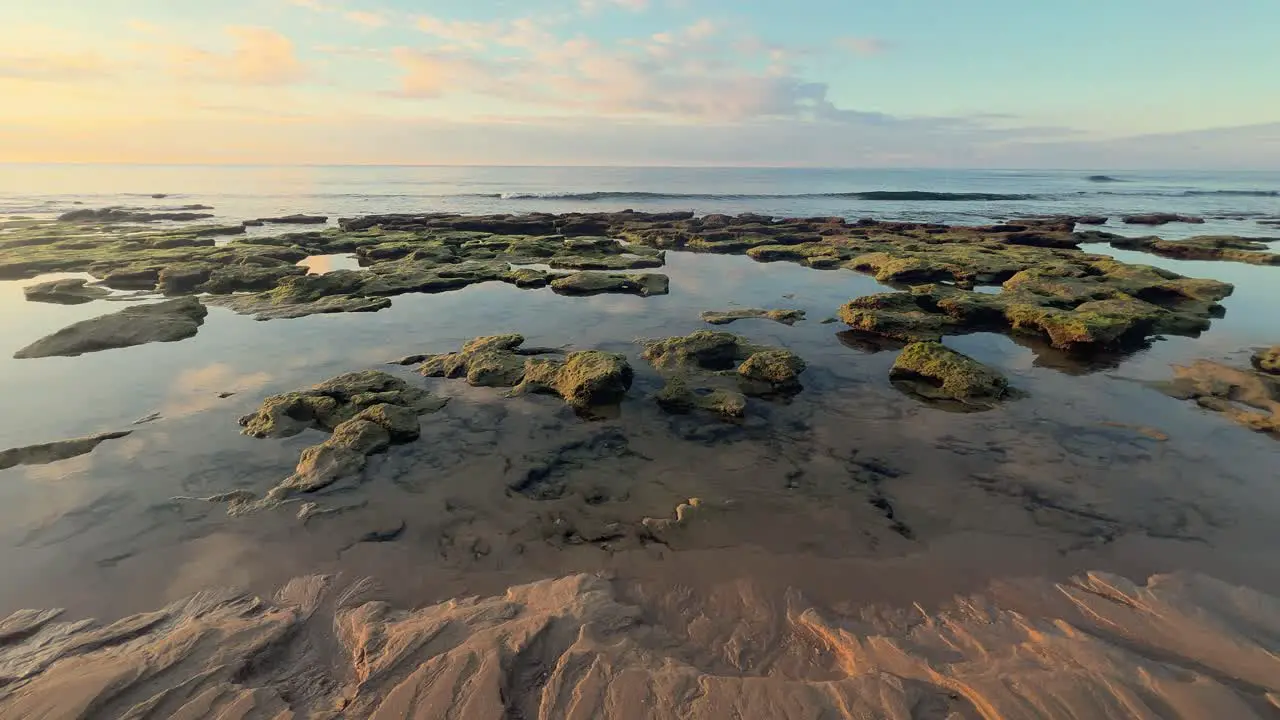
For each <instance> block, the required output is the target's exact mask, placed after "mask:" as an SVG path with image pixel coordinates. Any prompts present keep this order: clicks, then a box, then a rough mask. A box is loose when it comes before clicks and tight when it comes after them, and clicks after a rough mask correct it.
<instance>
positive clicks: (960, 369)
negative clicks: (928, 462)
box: [889, 342, 1009, 407]
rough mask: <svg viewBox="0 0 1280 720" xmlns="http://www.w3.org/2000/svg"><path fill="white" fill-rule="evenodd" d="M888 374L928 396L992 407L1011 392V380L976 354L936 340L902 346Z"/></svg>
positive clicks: (896, 380)
mask: <svg viewBox="0 0 1280 720" xmlns="http://www.w3.org/2000/svg"><path fill="white" fill-rule="evenodd" d="M889 377H890V379H891V380H893V381H894V382H895V383H902V384H904V385H906V386H907V388H908V389H909V390H910V391H911V392H912V393H914V394H916V395H920V396H921V397H924V398H926V399H945V400H956V401H959V402H962V403H965V404H967V405H973V406H976V407H991V406H992V405H994V404H995V403H997V402H999V401H1000V400H1003V399H1005V398H1007V397H1008V396H1009V381H1008V380H1006V379H1005V378H1004V376H1002V375H1000V374H999V373H997V372H995V371H994V370H992V369H990V368H988V367H987V366H985V365H983V364H982V363H980V362H978V361H977V360H974V359H973V358H971V357H969V356H967V355H964V354H962V353H958V352H956V351H955V350H952V349H951V348H948V347H946V346H945V345H943V344H941V343H937V342H918V343H912V344H910V345H908V346H906V347H905V348H903V349H902V352H901V353H900V354H899V355H898V359H897V360H896V361H895V362H894V363H893V369H892V370H891V371H890V373H889Z"/></svg>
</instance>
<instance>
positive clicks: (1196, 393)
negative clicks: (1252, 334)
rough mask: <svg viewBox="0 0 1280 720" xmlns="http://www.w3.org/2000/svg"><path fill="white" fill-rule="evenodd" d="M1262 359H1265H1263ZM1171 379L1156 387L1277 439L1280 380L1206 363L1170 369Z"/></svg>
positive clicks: (1279, 434) (1262, 373)
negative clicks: (1171, 370)
mask: <svg viewBox="0 0 1280 720" xmlns="http://www.w3.org/2000/svg"><path fill="white" fill-rule="evenodd" d="M1264 360H1265V358H1264ZM1173 374H1174V377H1173V380H1171V381H1168V382H1164V383H1156V384H1155V387H1156V388H1157V389H1159V390H1161V391H1162V392H1164V393H1165V394H1167V395H1169V396H1171V397H1175V398H1178V399H1180V400H1194V401H1195V402H1196V404H1197V405H1199V406H1200V407H1202V408H1204V409H1205V410H1209V411H1211V412H1215V413H1219V414H1221V415H1222V416H1223V417H1226V418H1227V419H1229V420H1231V421H1232V422H1234V423H1237V424H1239V425H1243V426H1245V427H1247V428H1249V429H1250V430H1254V431H1255V432H1261V433H1266V434H1268V435H1271V436H1272V437H1274V438H1276V439H1280V377H1276V376H1275V375H1272V374H1270V373H1269V372H1268V371H1265V370H1263V369H1261V368H1259V369H1258V370H1256V371H1255V370H1251V369H1240V368H1233V367H1230V366H1228V365H1223V364H1221V363H1216V362H1212V361H1209V360H1197V361H1196V362H1194V363H1192V364H1191V365H1188V366H1185V367H1180V366H1175V367H1174V369H1173Z"/></svg>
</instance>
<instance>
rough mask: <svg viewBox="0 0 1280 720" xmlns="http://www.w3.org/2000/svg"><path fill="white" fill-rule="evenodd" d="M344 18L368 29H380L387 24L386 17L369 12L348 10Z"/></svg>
mask: <svg viewBox="0 0 1280 720" xmlns="http://www.w3.org/2000/svg"><path fill="white" fill-rule="evenodd" d="M342 16H343V17H345V18H346V19H348V20H350V21H351V22H353V23H355V24H357V25H362V26H364V27H367V28H380V27H384V26H385V25H386V24H387V17H386V16H385V15H383V14H382V13H376V12H370V11H367V10H348V11H347V12H345V13H343V15H342Z"/></svg>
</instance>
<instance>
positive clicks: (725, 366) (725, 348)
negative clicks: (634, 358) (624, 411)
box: [643, 330, 759, 371]
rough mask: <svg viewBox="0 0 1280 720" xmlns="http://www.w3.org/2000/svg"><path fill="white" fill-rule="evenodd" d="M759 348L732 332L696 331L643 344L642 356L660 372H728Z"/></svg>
mask: <svg viewBox="0 0 1280 720" xmlns="http://www.w3.org/2000/svg"><path fill="white" fill-rule="evenodd" d="M758 349H759V348H757V347H756V346H755V345H752V344H751V343H749V342H748V341H747V340H746V339H745V338H742V337H740V336H738V335H734V334H733V333H726V332H715V331H711V330H698V331H697V332H694V333H691V334H689V335H685V336H682V337H670V338H665V339H662V340H654V341H650V342H646V343H645V346H644V352H643V357H644V359H645V360H648V361H649V363H650V364H651V365H653V366H654V367H655V368H657V369H659V370H710V371H729V370H735V369H736V368H737V366H738V365H739V364H740V363H741V362H742V361H743V360H746V359H747V358H748V357H750V356H751V355H752V354H753V353H755V352H756V351H757V350H758Z"/></svg>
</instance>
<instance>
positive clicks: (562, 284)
mask: <svg viewBox="0 0 1280 720" xmlns="http://www.w3.org/2000/svg"><path fill="white" fill-rule="evenodd" d="M669 284H670V281H669V280H668V279H667V276H666V275H657V274H643V275H610V274H606V273H598V272H580V273H574V274H572V275H565V276H564V277H559V278H556V279H555V280H553V281H551V289H552V290H554V291H555V292H557V293H559V294H561V295H598V294H601V293H626V294H630V295H640V296H641V297H649V296H650V295H666V294H667V291H668V288H669Z"/></svg>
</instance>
